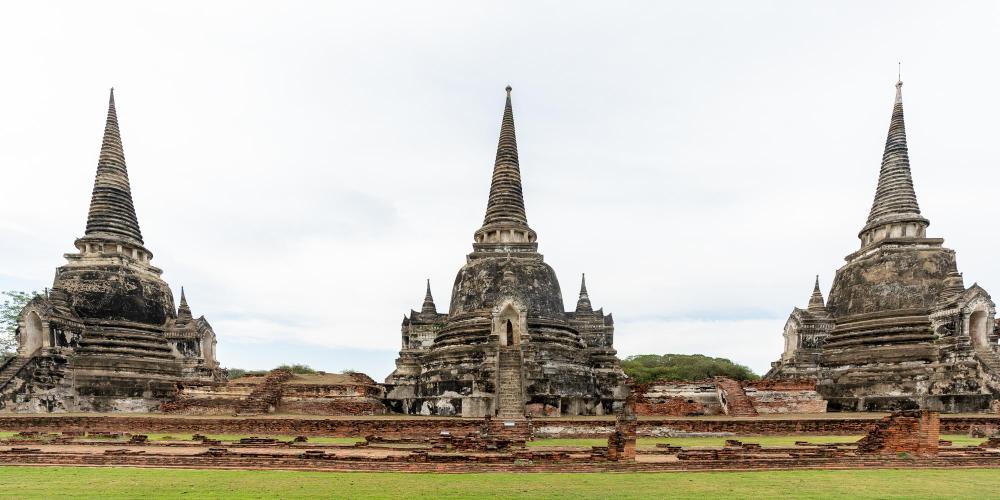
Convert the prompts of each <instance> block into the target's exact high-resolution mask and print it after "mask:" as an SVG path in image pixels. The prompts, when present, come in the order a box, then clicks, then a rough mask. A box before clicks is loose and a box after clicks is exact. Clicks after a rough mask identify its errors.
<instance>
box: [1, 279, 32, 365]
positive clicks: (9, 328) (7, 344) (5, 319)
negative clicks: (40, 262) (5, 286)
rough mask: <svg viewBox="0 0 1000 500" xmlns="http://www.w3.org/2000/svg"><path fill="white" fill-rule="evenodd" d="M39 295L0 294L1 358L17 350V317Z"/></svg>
mask: <svg viewBox="0 0 1000 500" xmlns="http://www.w3.org/2000/svg"><path fill="white" fill-rule="evenodd" d="M38 295H39V293H38V292H17V291H7V292H0V298H2V299H3V302H0V358H2V357H4V356H6V355H10V354H11V353H13V352H14V351H16V350H17V337H16V336H15V335H14V331H15V330H17V315H18V314H20V313H21V309H24V306H26V305H28V302H31V299H34V298H35V297H37V296H38Z"/></svg>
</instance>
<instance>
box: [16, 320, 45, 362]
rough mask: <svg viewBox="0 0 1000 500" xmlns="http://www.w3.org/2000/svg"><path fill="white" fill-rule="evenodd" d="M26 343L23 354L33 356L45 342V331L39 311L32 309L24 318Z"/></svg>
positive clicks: (24, 339) (23, 346)
mask: <svg viewBox="0 0 1000 500" xmlns="http://www.w3.org/2000/svg"><path fill="white" fill-rule="evenodd" d="M23 342H24V344H23V345H22V349H21V354H23V355H25V356H31V355H32V354H34V353H35V351H37V350H39V349H41V348H42V344H43V342H44V333H43V332H42V318H40V317H39V316H38V313H36V312H35V311H31V312H29V313H28V315H27V316H26V317H25V318H24V337H23Z"/></svg>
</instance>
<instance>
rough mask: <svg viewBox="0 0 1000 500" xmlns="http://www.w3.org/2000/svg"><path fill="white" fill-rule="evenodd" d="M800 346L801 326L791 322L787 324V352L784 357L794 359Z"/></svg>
mask: <svg viewBox="0 0 1000 500" xmlns="http://www.w3.org/2000/svg"><path fill="white" fill-rule="evenodd" d="M798 348H799V328H798V326H796V325H794V324H791V323H789V324H788V325H785V353H784V355H783V356H782V357H783V358H785V359H792V357H793V356H795V351H796V350H797V349H798Z"/></svg>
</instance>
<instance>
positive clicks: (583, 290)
mask: <svg viewBox="0 0 1000 500" xmlns="http://www.w3.org/2000/svg"><path fill="white" fill-rule="evenodd" d="M593 311H594V307H593V306H592V305H591V304H590V295H588V294H587V275H586V274H584V275H583V276H582V277H581V278H580V298H579V299H578V300H577V301H576V312H593Z"/></svg>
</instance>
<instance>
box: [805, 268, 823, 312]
mask: <svg viewBox="0 0 1000 500" xmlns="http://www.w3.org/2000/svg"><path fill="white" fill-rule="evenodd" d="M822 309H826V304H825V303H824V301H823V292H821V291H820V290H819V275H818V274H817V275H816V284H815V285H813V293H812V296H811V297H809V310H810V311H818V310H822Z"/></svg>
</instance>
